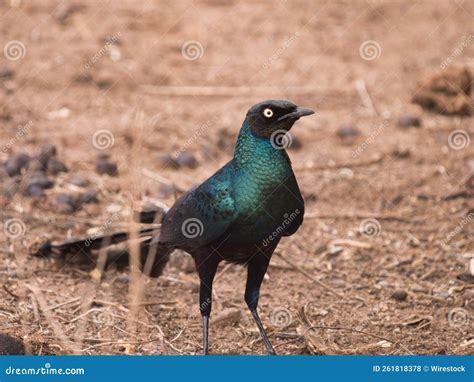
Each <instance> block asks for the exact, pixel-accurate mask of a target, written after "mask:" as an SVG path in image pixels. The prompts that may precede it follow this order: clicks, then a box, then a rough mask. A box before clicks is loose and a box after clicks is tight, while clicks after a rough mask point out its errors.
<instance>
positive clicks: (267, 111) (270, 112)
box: [263, 107, 273, 118]
mask: <svg viewBox="0 0 474 382" xmlns="http://www.w3.org/2000/svg"><path fill="white" fill-rule="evenodd" d="M263 115H264V116H265V117H267V118H271V117H273V110H272V109H270V108H268V107H267V108H266V109H265V110H264V111H263Z"/></svg>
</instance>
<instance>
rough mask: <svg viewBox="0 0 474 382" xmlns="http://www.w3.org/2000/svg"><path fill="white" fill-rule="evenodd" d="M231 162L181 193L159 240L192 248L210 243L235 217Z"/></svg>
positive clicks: (167, 217) (165, 218) (162, 228)
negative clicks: (202, 181)
mask: <svg viewBox="0 0 474 382" xmlns="http://www.w3.org/2000/svg"><path fill="white" fill-rule="evenodd" d="M232 172H233V171H232V162H229V163H227V165H225V166H224V167H222V168H221V169H220V170H219V171H218V172H217V173H216V174H214V175H213V176H212V177H210V178H209V179H207V180H206V181H205V182H204V183H202V184H201V185H200V186H198V187H196V188H194V189H192V190H190V191H189V192H187V193H186V194H184V195H182V196H181V197H180V198H179V199H178V200H177V201H176V203H175V204H174V205H173V207H172V208H171V209H170V210H169V211H168V212H167V214H166V216H165V217H164V219H163V223H162V227H161V233H160V237H159V242H160V243H163V244H165V245H167V246H169V247H173V248H182V249H192V248H199V247H201V246H203V245H206V244H209V243H210V242H212V241H213V240H215V239H217V238H218V237H219V236H221V235H222V234H224V232H225V231H226V230H227V229H228V228H229V226H230V225H231V224H232V222H233V221H234V219H235V215H236V212H235V205H234V197H233V187H232Z"/></svg>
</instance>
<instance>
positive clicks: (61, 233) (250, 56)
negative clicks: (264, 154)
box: [0, 0, 474, 354]
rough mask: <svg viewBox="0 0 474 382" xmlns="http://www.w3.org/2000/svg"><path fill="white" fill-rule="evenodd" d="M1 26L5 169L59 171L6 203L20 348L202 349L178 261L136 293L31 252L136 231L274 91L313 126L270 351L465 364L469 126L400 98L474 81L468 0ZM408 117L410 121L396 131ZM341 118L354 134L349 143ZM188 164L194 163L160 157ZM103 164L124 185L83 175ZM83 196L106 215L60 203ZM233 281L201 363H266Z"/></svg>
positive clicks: (94, 11)
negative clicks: (133, 218) (458, 74)
mask: <svg viewBox="0 0 474 382" xmlns="http://www.w3.org/2000/svg"><path fill="white" fill-rule="evenodd" d="M0 14H1V16H0V19H1V23H0V30H1V32H0V33H1V34H0V36H1V38H0V43H1V47H2V48H5V52H3V53H4V54H3V55H2V56H1V57H0V67H1V69H2V73H3V74H2V75H1V76H0V77H2V78H1V79H0V126H1V129H0V143H1V146H2V150H1V151H0V162H5V161H6V160H7V159H8V158H9V157H11V156H12V155H13V154H16V153H20V152H27V153H30V154H32V155H33V154H35V153H37V152H38V150H39V149H40V147H41V146H42V145H44V144H46V143H50V144H54V145H56V147H57V149H58V158H59V159H60V160H61V161H63V162H64V163H66V165H67V166H68V167H69V172H68V173H61V174H59V175H57V176H51V179H53V180H54V181H55V185H54V187H53V188H51V189H48V190H46V195H45V196H43V197H39V198H32V197H28V196H25V195H24V194H23V193H22V192H21V190H20V192H17V193H16V194H14V195H13V196H12V195H8V194H3V195H2V196H1V199H0V207H1V224H2V226H3V227H2V230H1V233H0V238H1V239H0V254H1V257H0V280H1V281H0V282H1V284H2V287H3V288H0V332H1V333H4V334H9V335H13V336H17V337H20V338H22V339H24V340H25V341H26V344H27V345H28V349H29V351H30V352H31V353H33V354H51V353H54V354H61V353H67V352H78V353H82V354H126V353H136V354H195V353H199V352H200V351H201V322H200V317H199V312H198V303H197V301H198V293H197V286H198V277H197V275H196V274H195V273H194V272H193V264H192V263H191V262H190V260H189V259H188V258H187V257H186V256H185V255H184V254H179V253H176V254H174V255H173V258H172V260H171V262H170V264H169V265H168V266H167V268H166V270H165V275H164V277H162V278H160V279H158V280H155V279H150V280H145V279H142V278H140V277H137V276H135V275H134V274H132V275H130V273H129V270H128V268H127V269H124V270H118V269H111V270H109V271H107V272H105V274H103V276H102V278H100V275H98V272H92V273H91V272H90V271H91V269H90V268H87V267H84V266H81V265H78V264H76V263H75V260H74V259H70V258H67V259H66V261H64V262H62V263H59V262H57V261H52V260H43V259H37V258H32V257H31V256H29V249H28V248H29V246H30V245H31V244H32V243H33V242H37V241H38V240H43V239H44V238H49V239H52V240H55V241H59V240H62V239H64V238H65V237H77V236H87V235H90V234H91V233H92V232H93V231H92V229H93V228H94V227H103V228H107V229H111V230H113V229H118V228H128V226H129V222H130V213H129V211H130V207H131V206H132V205H136V204H137V203H138V202H139V201H140V202H150V201H151V202H162V203H165V204H167V205H170V204H172V203H173V201H174V199H175V197H176V194H179V190H185V189H187V188H189V187H191V186H192V185H194V184H196V183H198V182H200V181H202V180H204V179H205V178H206V177H207V176H209V175H211V174H212V173H213V172H214V171H215V170H216V169H218V168H219V167H220V166H221V165H223V164H224V163H225V162H226V161H228V160H229V159H230V157H231V155H232V145H233V141H234V138H235V135H236V134H237V132H238V130H239V128H240V124H241V122H242V120H243V117H244V115H245V113H246V111H247V109H248V108H249V107H250V106H251V105H253V104H254V103H256V102H259V101H261V100H263V99H268V98H287V99H290V100H292V101H294V102H295V103H297V104H300V105H303V106H308V107H312V108H314V109H316V110H317V113H316V114H315V115H314V116H312V117H310V118H306V119H304V120H301V121H300V122H298V123H297V125H296V126H295V127H294V129H293V130H292V137H293V144H292V146H291V147H290V149H289V155H290V157H291V159H292V162H293V165H294V167H295V172H296V176H297V178H298V181H299V183H300V187H301V189H302V193H303V194H304V196H305V199H306V205H307V218H306V219H305V222H304V225H303V226H302V228H301V229H300V230H299V231H298V233H297V234H295V235H294V236H292V237H290V238H286V239H284V240H283V241H282V242H281V244H280V247H279V249H278V251H279V253H280V254H281V255H282V257H280V256H275V257H274V258H273V260H272V263H271V266H270V268H269V271H268V276H267V278H266V280H265V281H264V283H263V287H262V296H261V299H260V310H261V316H262V318H263V320H264V323H265V325H266V326H267V327H268V329H269V331H270V332H271V340H272V342H273V345H274V346H275V347H276V350H277V352H278V353H280V354H472V353H473V350H474V334H473V321H474V289H473V285H474V282H473V279H472V277H470V276H469V273H468V262H469V260H468V259H467V258H466V257H465V256H466V254H468V253H472V252H473V251H474V243H473V231H474V230H473V223H472V220H473V211H474V210H473V208H474V204H473V196H472V195H473V194H472V188H473V184H472V183H473V180H472V174H473V172H474V150H473V147H474V146H473V142H472V138H473V137H474V136H473V134H474V125H473V121H472V118H470V117H459V116H443V115H439V114H435V113H430V112H428V111H424V110H422V109H421V108H420V107H418V106H416V105H414V104H412V103H411V98H412V96H413V94H414V92H415V90H416V83H417V81H418V80H419V79H420V78H422V77H423V76H425V75H427V74H429V73H431V72H433V71H436V70H439V69H440V68H444V67H445V66H447V67H448V69H449V67H451V66H459V65H460V66H466V67H468V68H469V69H470V70H471V71H473V70H474V61H473V56H474V40H473V36H472V35H473V27H472V25H473V18H474V3H473V2H472V1H467V0H465V1H463V0H459V1H436V2H434V1H432V2H430V1H348V2H332V1H293V0H286V1H285V0H280V1H274V2H264V1H238V0H228V1H227V0H208V1H176V2H174V1H173V2H165V1H143V2H139V1H84V0H77V1H74V2H73V3H70V2H60V1H50V0H45V1H41V2H40V1H36V2H27V1H22V0H11V1H6V0H3V1H0ZM12 41H13V42H14V44H13V48H16V51H15V50H13V49H12V44H10V45H8V44H9V43H11V42H12ZM190 42H191V43H190ZM15 44H16V45H15ZM186 44H187V45H186ZM189 44H191V46H189ZM193 44H194V45H193ZM7 45H8V47H9V48H10V51H9V52H7V49H6V48H7ZM186 46H188V49H185V48H186ZM406 113H413V114H415V115H418V116H419V117H420V118H421V122H422V124H421V127H418V128H410V127H408V128H407V127H400V126H399V125H398V123H397V121H398V119H399V117H400V116H401V115H404V114H406ZM341 125H342V126H353V127H355V128H356V129H357V130H358V131H359V132H360V134H359V135H358V136H355V137H348V138H341V137H339V136H338V135H337V131H338V129H339V128H340V127H341ZM455 130H460V131H461V133H459V134H460V135H459V136H458V138H459V140H458V141H456V142H457V143H456V142H455V141H454V140H453V137H452V136H451V139H449V137H450V133H451V132H453V131H455ZM19 132H20V133H21V132H22V133H21V134H19ZM98 134H102V135H101V136H100V138H101V140H100V142H101V143H100V144H102V145H103V146H105V148H106V150H100V149H98V148H97V147H98V146H100V144H98V142H99V140H98V136H99V135H98ZM94 137H95V138H94ZM469 137H470V140H471V141H469ZM111 139H113V142H112V141H111ZM112 143H113V144H112ZM184 151H186V152H187V153H191V154H192V155H193V156H194V157H195V159H196V160H197V166H196V167H195V168H189V167H181V168H179V169H176V168H174V167H173V166H167V167H164V166H163V156H164V155H166V154H171V155H173V153H176V152H178V153H180V152H184ZM103 152H107V153H109V154H110V158H111V160H112V161H115V162H116V163H117V164H118V171H119V175H118V176H117V177H111V176H108V175H98V174H97V173H96V172H95V164H96V158H97V156H98V155H99V154H100V153H103ZM75 175H76V176H77V175H79V176H81V177H83V178H85V179H87V180H88V181H89V182H90V183H89V185H88V186H87V187H85V188H81V187H78V186H74V185H72V184H71V183H70V179H71V177H72V176H75ZM470 177H471V178H470ZM469 179H470V180H469ZM0 181H1V182H4V181H6V180H5V176H4V177H3V178H0ZM90 189H94V190H97V191H98V193H99V194H98V195H99V199H100V203H99V204H87V205H83V206H82V207H80V208H78V209H77V210H76V211H74V212H67V211H64V209H61V208H60V207H59V206H58V204H57V201H56V197H57V194H58V193H60V192H63V193H68V194H71V195H75V194H80V193H81V192H84V191H85V190H90ZM175 190H177V191H176V192H175ZM11 219H20V220H15V222H16V223H17V227H16V228H19V229H20V232H19V233H18V232H13V231H11V229H12V228H11V227H10V228H8V226H7V224H6V223H7V222H8V221H10V223H11ZM8 229H10V231H8ZM12 232H13V233H12ZM245 275H246V271H245V269H244V268H241V267H238V266H231V267H228V268H227V267H226V266H225V265H224V264H223V265H222V268H221V269H220V270H219V275H218V278H217V280H216V282H215V303H214V306H213V320H212V322H211V332H210V351H211V352H212V353H215V354H242V353H243V354H262V353H263V352H264V348H263V345H262V343H261V341H260V340H259V336H258V332H257V331H256V327H255V325H254V323H253V321H252V319H251V317H250V315H249V313H248V312H247V308H246V306H245V303H244V301H243V291H244V286H245ZM131 281H133V283H131ZM321 283H322V284H321ZM141 292H143V293H141ZM394 292H396V293H395V294H394ZM140 296H141V297H140ZM133 303H138V304H133ZM310 327H312V328H310Z"/></svg>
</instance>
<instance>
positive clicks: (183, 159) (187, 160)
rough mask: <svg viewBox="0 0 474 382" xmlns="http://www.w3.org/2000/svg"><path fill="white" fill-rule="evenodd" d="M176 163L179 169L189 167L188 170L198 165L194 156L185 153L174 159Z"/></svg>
mask: <svg viewBox="0 0 474 382" xmlns="http://www.w3.org/2000/svg"><path fill="white" fill-rule="evenodd" d="M176 163H177V164H178V166H180V167H189V168H196V167H197V165H198V162H197V160H196V158H195V157H194V155H193V154H191V153H190V152H187V151H185V152H183V153H181V154H179V155H178V156H177V157H176Z"/></svg>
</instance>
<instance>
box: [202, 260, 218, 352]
mask: <svg viewBox="0 0 474 382" xmlns="http://www.w3.org/2000/svg"><path fill="white" fill-rule="evenodd" d="M218 264H219V261H216V260H215V259H213V258H212V256H211V257H210V258H208V259H206V260H204V261H203V262H200V261H198V260H196V268H197V271H198V273H199V279H200V281H201V283H200V287H199V310H200V311H201V316H202V347H203V353H204V354H205V355H207V354H209V342H208V337H209V317H210V315H211V307H212V282H213V281H214V276H215V275H216V271H217V266H218Z"/></svg>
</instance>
